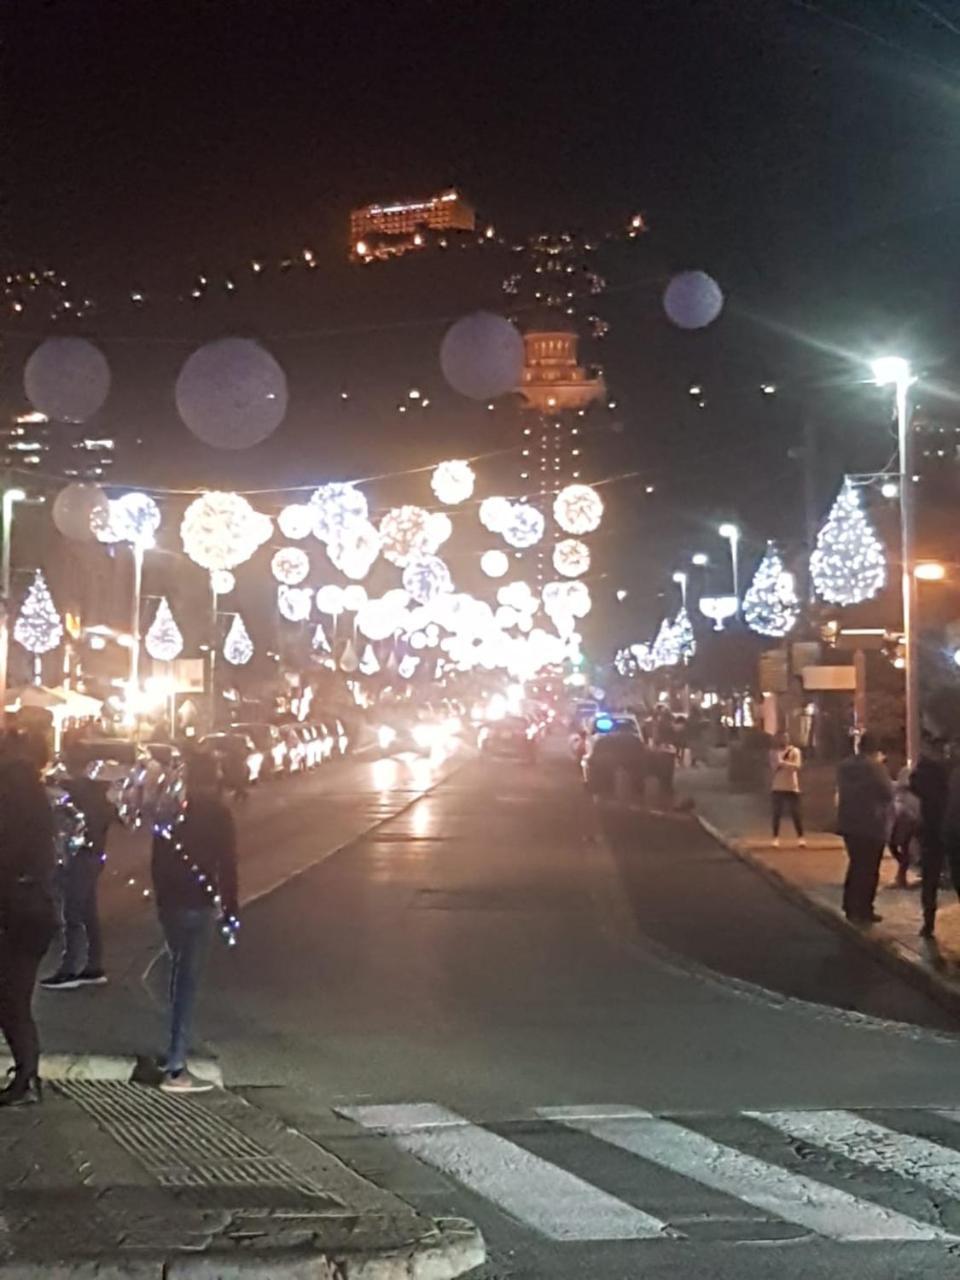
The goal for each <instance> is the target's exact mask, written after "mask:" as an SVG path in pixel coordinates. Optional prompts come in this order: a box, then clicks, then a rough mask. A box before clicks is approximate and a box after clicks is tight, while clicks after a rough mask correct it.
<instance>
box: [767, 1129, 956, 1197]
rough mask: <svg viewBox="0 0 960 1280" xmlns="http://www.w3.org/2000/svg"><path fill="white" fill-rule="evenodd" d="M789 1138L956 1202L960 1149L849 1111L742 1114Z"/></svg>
mask: <svg viewBox="0 0 960 1280" xmlns="http://www.w3.org/2000/svg"><path fill="white" fill-rule="evenodd" d="M743 1114H744V1115H745V1116H749V1117H750V1119H751V1120H759V1121H760V1122H761V1124H766V1125H769V1126H770V1127H771V1128H772V1129H776V1130H778V1131H779V1132H780V1133H784V1134H786V1135H787V1137H788V1138H797V1139H799V1140H800V1141H801V1142H810V1143H812V1144H813V1145H814V1146H817V1147H825V1148H826V1150H827V1151H832V1152H834V1153H835V1154H836V1155H838V1156H845V1157H846V1158H847V1159H848V1160H855V1161H856V1162H857V1163H858V1164H864V1165H868V1166H869V1167H870V1168H871V1169H882V1170H883V1172H884V1173H895V1174H898V1175H899V1176H900V1177H901V1178H908V1179H910V1180H911V1181H913V1182H922V1183H923V1184H924V1186H927V1187H932V1188H933V1189H934V1190H935V1191H942V1192H944V1194H946V1195H948V1196H953V1197H954V1199H957V1200H960V1151H954V1150H953V1149H952V1148H951V1147H942V1146H941V1145H940V1144H939V1143H938V1142H931V1141H930V1140H929V1139H928V1138H916V1137H914V1136H913V1135H912V1134H909V1133H898V1132H897V1131H896V1130H894V1129H887V1128H886V1127H885V1126H884V1125H882V1124H876V1123H874V1121H872V1120H865V1119H864V1118H863V1117H862V1116H858V1115H856V1114H855V1113H854V1112H851V1111H744V1112H743Z"/></svg>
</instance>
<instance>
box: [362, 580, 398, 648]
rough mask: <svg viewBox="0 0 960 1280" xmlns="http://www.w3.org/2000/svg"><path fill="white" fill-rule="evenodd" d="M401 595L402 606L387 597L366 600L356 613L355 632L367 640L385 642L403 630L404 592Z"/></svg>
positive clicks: (395, 600)
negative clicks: (402, 599)
mask: <svg viewBox="0 0 960 1280" xmlns="http://www.w3.org/2000/svg"><path fill="white" fill-rule="evenodd" d="M403 595H404V603H403V604H401V603H400V601H399V600H397V599H393V598H390V596H389V595H384V596H380V597H379V598H376V599H373V600H368V601H367V602H366V604H365V605H364V606H363V608H362V609H360V610H359V611H358V612H357V630H358V631H359V632H360V634H361V635H364V636H366V637H367V639H368V640H387V639H389V638H390V636H392V635H394V634H395V633H396V632H397V631H401V630H403V622H404V617H403V615H404V611H405V609H406V592H404V593H403Z"/></svg>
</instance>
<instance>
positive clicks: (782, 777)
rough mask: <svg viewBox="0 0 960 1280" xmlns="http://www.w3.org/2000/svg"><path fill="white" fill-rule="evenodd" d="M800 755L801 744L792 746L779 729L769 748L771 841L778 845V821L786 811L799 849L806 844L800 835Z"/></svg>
mask: <svg viewBox="0 0 960 1280" xmlns="http://www.w3.org/2000/svg"><path fill="white" fill-rule="evenodd" d="M802 765H803V756H802V755H801V754H800V748H799V747H795V746H793V744H792V743H791V741H790V739H789V738H788V736H787V735H786V734H785V733H778V734H777V736H776V738H775V739H774V745H773V750H772V751H771V752H770V802H771V803H770V809H771V814H772V817H773V844H774V847H775V848H779V846H780V822H781V820H782V818H783V814H784V811H785V810H786V811H788V812H789V814H790V818H791V820H792V821H793V829H794V831H795V832H796V833H797V841H798V843H799V845H800V847H801V849H803V848H806V844H807V842H806V840H805V839H804V836H803V812H802V810H801V805H800V769H801V767H802Z"/></svg>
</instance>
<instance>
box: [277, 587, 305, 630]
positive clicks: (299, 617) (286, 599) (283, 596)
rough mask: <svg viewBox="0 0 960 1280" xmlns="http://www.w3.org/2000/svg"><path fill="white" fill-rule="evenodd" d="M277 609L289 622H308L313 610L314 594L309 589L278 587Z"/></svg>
mask: <svg viewBox="0 0 960 1280" xmlns="http://www.w3.org/2000/svg"><path fill="white" fill-rule="evenodd" d="M277 609H278V610H279V611H280V616H281V617H283V618H286V620H287V621H288V622H306V621H308V619H309V617H310V614H311V612H312V610H313V592H312V591H311V590H310V588H309V587H289V586H286V585H284V584H281V585H280V586H279V587H277Z"/></svg>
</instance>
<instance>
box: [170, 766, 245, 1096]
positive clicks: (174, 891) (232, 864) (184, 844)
mask: <svg viewBox="0 0 960 1280" xmlns="http://www.w3.org/2000/svg"><path fill="white" fill-rule="evenodd" d="M151 870H152V874H153V887H154V895H155V897H156V901H157V913H158V915H159V917H160V926H161V928H162V929H163V934H164V938H165V939H166V944H167V951H168V952H169V954H170V1042H169V1048H168V1051H167V1056H166V1059H165V1062H164V1076H163V1080H162V1082H161V1084H160V1088H161V1089H163V1090H164V1091H165V1092H169V1093H191V1092H202V1091H204V1090H207V1089H209V1088H210V1087H211V1086H210V1085H209V1084H207V1083H206V1082H204V1081H201V1080H197V1079H196V1078H195V1077H193V1076H192V1075H191V1074H190V1072H189V1071H188V1070H187V1051H188V1049H189V1043H190V1029H191V1025H192V1021H193V1011H194V1006H195V1005H196V1000H197V992H198V989H199V985H200V975H201V972H202V968H203V961H204V957H205V954H206V951H207V948H208V946H209V942H210V936H211V934H212V932H213V929H214V925H215V923H216V921H217V917H218V915H219V923H220V929H221V932H223V933H224V935H225V936H226V937H228V938H229V939H231V940H232V939H233V937H234V934H235V931H236V928H237V926H238V923H239V920H238V910H239V906H238V888H237V850H236V831H235V828H234V822H233V815H232V813H231V812H230V809H229V808H228V807H227V805H226V804H225V803H224V801H223V800H222V798H221V796H220V770H219V767H218V765H217V761H216V759H215V758H214V757H212V756H207V755H200V754H198V755H196V756H194V757H193V759H191V760H190V762H189V764H188V765H187V776H186V799H185V801H184V803H183V805H182V806H181V807H180V809H179V812H177V813H176V814H175V815H172V816H170V817H169V818H166V819H160V820H159V821H158V823H157V825H156V826H155V827H154V839H153V854H152V860H151Z"/></svg>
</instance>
